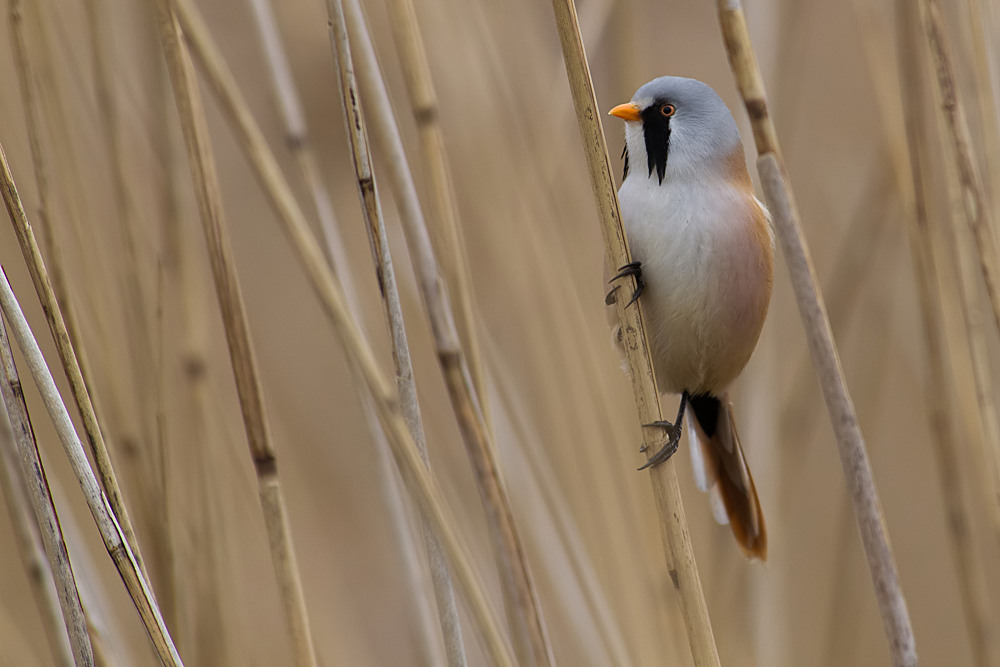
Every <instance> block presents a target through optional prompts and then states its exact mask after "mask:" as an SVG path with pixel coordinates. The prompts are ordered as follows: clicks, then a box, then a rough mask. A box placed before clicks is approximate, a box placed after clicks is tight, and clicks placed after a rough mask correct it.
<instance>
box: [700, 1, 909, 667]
mask: <svg viewBox="0 0 1000 667" xmlns="http://www.w3.org/2000/svg"><path fill="white" fill-rule="evenodd" d="M718 9H719V21H720V24H721V28H722V34H723V37H724V39H725V43H726V51H727V53H728V55H729V62H730V66H731V67H732V70H733V74H734V76H735V78H736V82H737V84H738V85H739V89H740V93H741V95H742V96H743V100H744V103H745V104H746V107H747V113H748V115H749V116H750V121H751V124H752V126H753V133H754V140H755V141H756V144H757V153H758V158H757V170H758V171H759V172H760V178H761V184H762V185H763V188H764V193H765V195H766V197H767V202H768V206H769V208H770V210H771V215H772V216H773V220H774V224H775V229H776V231H777V233H778V239H779V241H780V242H781V246H782V250H783V252H784V255H785V261H786V262H787V264H788V270H789V273H790V277H791V282H792V287H793V289H794V291H795V296H796V301H797V302H798V306H799V314H800V315H801V317H802V322H803V325H804V326H805V329H806V336H807V340H808V342H809V349H810V352H811V353H812V357H813V363H814V365H815V366H816V372H817V374H818V376H819V381H820V386H821V388H822V390H823V396H824V398H825V400H826V406H827V411H828V412H829V413H830V419H831V422H832V424H833V429H834V433H835V435H836V437H837V444H838V451H839V453H840V460H841V465H842V466H843V468H844V476H845V478H846V482H847V488H848V492H849V494H850V496H851V501H852V503H853V505H854V515H855V519H856V520H857V523H858V530H859V531H860V533H861V539H862V543H863V544H864V547H865V555H866V556H867V558H868V570H869V573H870V574H871V577H872V584H873V586H874V589H875V596H876V598H877V600H878V605H879V611H880V612H881V615H882V622H883V626H884V629H885V633H886V638H887V639H888V641H889V652H890V655H891V656H892V662H893V664H894V665H897V666H902V665H916V661H917V653H916V647H915V644H914V641H913V629H912V627H911V624H910V616H909V611H908V610H907V608H906V601H905V600H904V599H903V592H902V589H901V588H900V586H899V578H898V574H897V572H896V563H895V560H894V558H893V555H892V549H891V547H890V545H889V537H888V535H887V534H886V531H885V521H884V518H883V517H882V511H881V508H880V506H879V500H878V492H877V491H876V488H875V479H874V477H873V475H872V471H871V465H870V463H869V461H868V455H867V452H866V451H865V443H864V439H863V437H862V435H861V429H860V427H859V426H858V421H857V416H856V414H855V411H854V404H853V403H852V401H851V397H850V395H849V394H848V391H847V385H846V382H845V380H844V374H843V369H842V368H841V366H840V358H839V355H838V354H837V349H836V345H835V344H834V341H833V334H832V332H831V331H830V322H829V319H828V318H827V315H826V308H825V306H824V304H823V298H822V295H821V294H820V293H819V288H818V286H817V281H816V274H815V271H814V270H813V267H812V262H811V259H810V256H809V250H808V247H807V246H806V242H805V238H804V237H803V235H802V230H801V225H800V222H799V214H798V210H797V208H796V204H795V198H794V195H793V194H792V190H791V186H790V184H789V182H788V177H787V175H786V172H785V165H784V158H783V157H782V155H781V149H780V148H779V145H778V137H777V133H776V132H775V128H774V124H773V123H772V122H771V119H770V116H769V115H768V111H767V99H766V94H765V92H764V82H763V79H762V77H761V74H760V68H759V67H758V66H757V60H756V56H755V54H754V49H753V44H752V43H751V41H750V33H749V31H748V30H747V24H746V17H745V16H744V14H743V8H742V6H741V4H740V2H739V0H719V1H718Z"/></svg>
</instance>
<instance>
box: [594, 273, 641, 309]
mask: <svg viewBox="0 0 1000 667" xmlns="http://www.w3.org/2000/svg"><path fill="white" fill-rule="evenodd" d="M625 276H635V291H634V292H632V298H631V299H629V301H628V303H626V304H625V307H626V308H628V307H629V306H631V305H632V304H633V303H635V301H636V299H638V298H639V295H640V294H642V291H643V290H644V289H646V283H644V282H642V262H629V263H628V264H626V265H625V266H623V267H621V268H620V269H618V273H617V274H616V275H615V277H614V278H612V279H611V280H609V281H608V284H611V283H613V282H614V281H616V280H618V279H619V278H624V277H625ZM617 291H618V285H615V287H614V288H613V289H612V290H611V291H610V292H608V294H607V296H606V297H604V303H605V304H606V305H609V306H610V305H611V304H613V303H614V302H615V298H616V296H615V293H616V292H617Z"/></svg>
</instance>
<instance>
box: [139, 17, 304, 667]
mask: <svg viewBox="0 0 1000 667" xmlns="http://www.w3.org/2000/svg"><path fill="white" fill-rule="evenodd" d="M156 7H157V21H158V25H159V33H160V40H161V44H162V46H163V50H164V52H165V54H166V58H167V66H168V69H169V71H170V79H171V82H172V84H173V90H174V99H175V102H176V103H177V110H178V113H179V115H180V119H181V127H182V129H183V131H184V139H185V144H186V146H187V151H188V161H189V163H190V166H191V172H192V176H193V179H194V188H195V194H196V196H197V199H198V208H199V212H200V214H201V221H202V225H203V229H204V233H205V241H206V245H207V246H208V254H209V260H210V263H211V267H212V275H213V277H214V279H215V288H216V296H217V298H218V301H219V310H220V312H221V314H222V320H223V326H224V328H225V334H226V343H227V346H228V348H229V358H230V362H231V364H232V369H233V376H234V379H235V381H236V391H237V394H238V395H239V399H240V405H241V407H242V414H243V425H244V428H245V431H246V436H247V444H248V446H249V448H250V457H251V459H252V460H253V466H254V472H255V473H256V476H257V491H258V495H259V497H260V503H261V512H262V513H263V516H264V525H265V527H266V530H267V539H268V546H269V547H270V553H271V561H272V565H273V567H274V570H275V576H276V578H277V582H278V590H279V593H280V596H281V602H282V607H283V610H284V615H285V622H286V624H287V629H288V633H289V637H290V640H291V643H292V652H293V654H294V661H295V664H296V665H298V666H299V667H315V665H316V664H317V663H316V650H315V648H314V646H313V640H312V632H311V630H310V628H309V619H308V614H307V611H306V603H305V595H304V593H303V589H302V579H301V576H300V574H299V569H298V563H297V561H296V558H295V549H294V546H293V543H292V535H291V529H290V527H289V523H288V515H287V511H286V509H285V502H284V496H283V494H282V489H281V482H280V478H279V476H278V464H277V453H276V451H275V448H274V441H273V438H272V435H271V428H270V424H269V422H268V419H267V413H266V411H265V408H264V397H263V390H262V388H261V384H260V379H259V374H258V370H257V361H256V358H255V356H254V350H253V345H252V343H251V340H250V330H249V328H248V326H247V317H246V310H245V307H244V305H243V295H242V292H241V289H240V284H239V279H238V277H237V275H236V265H235V263H234V260H233V253H232V248H231V247H230V244H229V235H228V231H227V230H226V225H225V220H224V217H223V209H222V198H221V194H220V192H219V183H218V175H217V173H216V170H215V161H214V158H213V157H212V149H211V145H210V140H209V135H208V128H207V123H206V120H205V115H204V109H203V108H202V104H201V96H200V94H199V92H198V87H197V82H196V81H195V76H194V67H193V65H192V63H191V58H190V54H189V53H188V50H187V46H186V44H185V43H184V40H183V39H182V34H181V29H180V25H179V24H178V22H177V17H176V16H175V14H174V8H173V6H172V4H171V2H170V0H156Z"/></svg>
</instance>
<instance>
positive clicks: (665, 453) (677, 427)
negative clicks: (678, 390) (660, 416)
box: [639, 391, 688, 470]
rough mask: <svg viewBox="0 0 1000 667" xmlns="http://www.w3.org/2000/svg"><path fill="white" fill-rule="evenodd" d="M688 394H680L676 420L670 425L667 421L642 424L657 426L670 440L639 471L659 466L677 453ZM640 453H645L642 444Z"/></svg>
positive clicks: (644, 447)
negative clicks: (679, 405)
mask: <svg viewBox="0 0 1000 667" xmlns="http://www.w3.org/2000/svg"><path fill="white" fill-rule="evenodd" d="M687 399H688V393H687V392H686V391H685V392H684V393H682V394H681V407H680V408H678V410H677V419H675V420H674V423H673V424H671V423H670V422H668V421H655V422H653V423H652V424H643V426H658V427H660V428H662V429H664V430H665V431H666V432H667V435H668V436H670V439H669V440H667V444H665V445H663V447H661V448H660V451H658V452H656V453H655V454H653V455H652V456H651V457H650V458H649V460H648V461H646V463H645V465H643V466H642V467H641V468H639V470H645V469H646V468H651V467H653V466H655V465H659V464H661V463H663V462H664V461H666V460H667V459H669V458H670V457H671V456H673V455H674V452H676V451H677V446H678V445H679V444H680V442H681V424H682V423H683V422H684V406H685V405H687ZM640 451H643V452H644V451H646V445H645V443H643V445H642V447H641V448H640Z"/></svg>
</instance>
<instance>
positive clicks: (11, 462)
mask: <svg viewBox="0 0 1000 667" xmlns="http://www.w3.org/2000/svg"><path fill="white" fill-rule="evenodd" d="M0 369H2V373H3V374H2V377H0V395H2V397H3V405H0V450H2V451H0V481H2V486H3V495H4V499H5V500H6V504H7V510H8V512H9V513H10V515H11V519H12V523H13V525H14V533H15V538H16V539H15V541H16V542H17V545H18V551H19V552H20V554H21V560H22V562H23V563H24V565H25V569H26V570H27V573H28V583H29V584H30V585H31V591H32V593H33V595H34V597H35V604H36V605H37V606H38V611H39V613H40V614H41V616H42V627H43V628H44V629H45V636H46V639H47V640H48V645H49V648H50V649H51V651H52V654H53V657H54V658H55V659H56V662H57V664H59V665H60V667H68V666H69V665H74V664H75V665H76V666H77V667H80V666H81V665H93V664H94V657H93V651H92V648H91V644H90V635H89V634H88V632H87V619H86V617H85V616H84V613H83V605H82V603H81V602H80V591H79V590H77V587H76V577H75V575H74V574H73V567H72V565H71V563H70V561H69V554H68V552H67V551H66V542H65V541H64V540H63V534H62V527H61V526H60V525H59V517H58V516H57V515H56V508H55V504H54V503H53V502H52V494H51V492H50V491H49V484H48V480H47V479H46V477H45V469H44V468H43V467H42V462H41V459H40V458H39V456H38V445H37V443H36V442H35V433H34V431H33V430H32V428H31V420H30V419H29V418H28V408H27V406H26V405H25V403H24V393H23V391H22V390H21V380H20V378H18V375H17V368H15V366H14V356H13V354H12V353H11V349H10V341H9V340H8V339H7V330H6V328H5V327H4V325H3V320H2V319H0Z"/></svg>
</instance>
